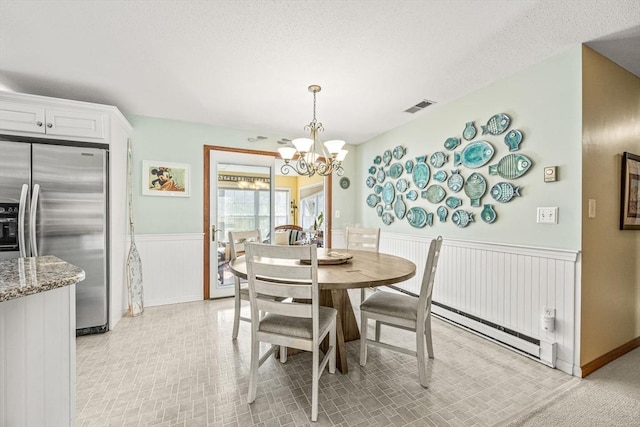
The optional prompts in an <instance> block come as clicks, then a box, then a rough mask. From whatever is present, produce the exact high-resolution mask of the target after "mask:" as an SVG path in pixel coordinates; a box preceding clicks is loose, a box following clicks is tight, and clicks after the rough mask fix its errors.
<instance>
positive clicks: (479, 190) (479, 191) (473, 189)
mask: <svg viewBox="0 0 640 427" xmlns="http://www.w3.org/2000/svg"><path fill="white" fill-rule="evenodd" d="M486 191H487V181H486V180H485V179H484V177H483V176H482V175H480V174H479V173H475V172H474V173H472V174H471V175H470V176H469V178H467V182H465V183H464V192H465V194H466V195H467V197H469V199H470V200H471V206H475V207H477V206H480V199H481V198H482V196H484V193H485V192H486Z"/></svg>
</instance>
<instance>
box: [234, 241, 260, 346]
mask: <svg viewBox="0 0 640 427" xmlns="http://www.w3.org/2000/svg"><path fill="white" fill-rule="evenodd" d="M260 238H261V236H260V230H249V231H230V232H229V258H230V261H233V260H234V259H236V257H238V256H239V255H242V254H243V253H244V251H245V244H246V243H248V242H254V243H260V242H261V240H260ZM233 287H234V302H235V305H234V312H233V332H232V333H231V338H232V339H234V340H235V339H237V338H238V329H239V328H240V321H241V320H242V321H245V322H251V318H249V317H243V316H242V315H241V309H242V301H249V288H248V287H247V283H246V282H245V281H241V280H240V278H239V277H238V276H234V278H233Z"/></svg>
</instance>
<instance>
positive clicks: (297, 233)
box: [275, 224, 303, 245]
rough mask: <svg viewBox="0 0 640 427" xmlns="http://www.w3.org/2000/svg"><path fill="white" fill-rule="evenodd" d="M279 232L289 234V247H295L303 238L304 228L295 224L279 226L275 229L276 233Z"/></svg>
mask: <svg viewBox="0 0 640 427" xmlns="http://www.w3.org/2000/svg"><path fill="white" fill-rule="evenodd" d="M278 231H280V232H282V231H286V232H288V233H289V235H288V244H289V245H295V244H296V242H297V241H298V240H300V239H301V238H302V234H303V233H302V232H303V229H302V227H300V226H299V225H294V224H285V225H279V226H277V227H276V228H275V232H276V233H277V232H278Z"/></svg>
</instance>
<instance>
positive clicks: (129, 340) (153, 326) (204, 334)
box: [76, 291, 578, 427]
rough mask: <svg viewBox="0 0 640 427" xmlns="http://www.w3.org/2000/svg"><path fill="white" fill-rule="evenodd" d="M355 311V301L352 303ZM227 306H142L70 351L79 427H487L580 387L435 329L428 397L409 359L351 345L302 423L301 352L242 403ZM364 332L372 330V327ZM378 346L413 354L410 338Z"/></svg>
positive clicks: (306, 382) (241, 357)
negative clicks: (362, 355)
mask: <svg viewBox="0 0 640 427" xmlns="http://www.w3.org/2000/svg"><path fill="white" fill-rule="evenodd" d="M350 296H351V298H352V301H353V302H354V305H357V303H358V300H359V299H360V294H359V291H356V292H353V293H351V294H350ZM232 324H233V300H232V299H223V300H212V301H202V302H194V303H185V304H175V305H169V306H163V307H150V308H147V309H146V310H145V313H144V314H143V315H142V316H140V317H136V318H124V319H122V320H121V321H120V322H119V323H118V325H117V326H116V328H115V329H114V330H113V331H111V332H109V333H107V334H103V335H91V336H85V337H79V338H78V340H77V420H76V421H77V425H78V426H185V427H191V426H238V427H246V426H265V427H267V426H278V427H279V426H283V427H284V426H311V425H315V426H345V427H346V426H366V427H371V426H385V427H387V426H475V425H477V426H490V425H495V424H500V423H503V422H505V421H506V420H509V419H510V418H511V417H513V416H514V415H516V414H518V413H519V412H520V411H521V410H522V409H523V408H524V407H526V406H528V405H531V404H535V403H536V402H537V401H540V402H543V401H547V400H548V399H549V398H550V397H551V396H553V395H554V394H559V393H560V392H561V391H562V390H563V389H565V388H566V387H567V386H568V385H570V384H571V383H572V382H574V381H578V379H577V378H572V377H571V376H569V375H567V374H564V373H562V372H560V371H558V370H554V369H551V368H548V367H546V366H544V365H541V364H539V363H537V362H535V361H533V360H530V359H528V358H526V357H524V356H521V355H518V354H516V353H514V352H512V351H509V350H507V349H505V348H503V347H500V346H498V345H496V344H494V343H491V342H489V341H487V340H484V339H482V338H480V337H478V336H476V335H473V334H471V333H469V332H466V331H464V330H461V329H459V328H457V327H454V326H452V325H450V324H448V323H446V322H443V321H441V320H438V319H434V321H433V341H434V351H435V359H434V360H431V361H430V362H429V366H428V373H429V376H430V378H431V382H430V386H429V388H428V389H424V388H422V387H420V385H419V384H418V372H417V367H416V360H415V358H413V357H411V356H408V355H405V354H402V353H397V352H392V351H389V350H385V349H381V348H378V347H369V358H368V362H367V366H366V367H361V366H360V365H359V364H358V360H359V341H353V342H350V343H348V345H347V347H348V363H349V373H348V374H347V375H343V374H341V373H339V371H337V372H336V374H334V375H331V374H329V373H325V374H324V375H323V376H322V378H321V379H320V408H319V412H320V415H319V419H318V422H317V423H313V424H312V423H311V422H310V416H311V406H310V400H311V374H310V369H309V365H310V363H311V357H310V354H309V353H303V354H298V355H295V356H291V357H289V360H288V361H287V363H286V364H284V365H282V364H280V362H278V361H277V360H275V359H273V358H270V359H269V360H268V361H267V362H265V364H264V365H263V366H262V367H261V368H260V380H259V383H258V396H257V399H256V401H255V402H254V403H253V404H251V405H249V404H247V402H246V400H247V388H248V374H249V342H250V335H249V324H248V323H246V322H241V326H240V335H239V337H238V340H237V341H236V342H233V341H232V340H231V327H232ZM370 327H371V328H372V326H370ZM387 331H391V329H385V328H383V339H384V338H385V337H386V339H389V340H392V341H393V342H395V343H396V344H397V343H403V344H404V345H406V346H407V347H412V346H415V344H414V341H413V337H412V334H411V333H410V332H407V331H398V330H393V333H390V332H387Z"/></svg>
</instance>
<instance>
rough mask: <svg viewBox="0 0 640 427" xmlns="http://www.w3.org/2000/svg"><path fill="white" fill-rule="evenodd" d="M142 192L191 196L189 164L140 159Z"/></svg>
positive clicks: (147, 194) (150, 194) (153, 194)
mask: <svg viewBox="0 0 640 427" xmlns="http://www.w3.org/2000/svg"><path fill="white" fill-rule="evenodd" d="M142 194H143V195H145V196H169V197H190V196H191V165H189V164H186V163H173V162H165V161H156V160H143V161H142Z"/></svg>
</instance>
